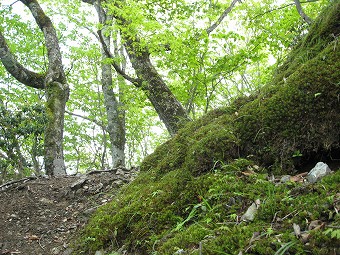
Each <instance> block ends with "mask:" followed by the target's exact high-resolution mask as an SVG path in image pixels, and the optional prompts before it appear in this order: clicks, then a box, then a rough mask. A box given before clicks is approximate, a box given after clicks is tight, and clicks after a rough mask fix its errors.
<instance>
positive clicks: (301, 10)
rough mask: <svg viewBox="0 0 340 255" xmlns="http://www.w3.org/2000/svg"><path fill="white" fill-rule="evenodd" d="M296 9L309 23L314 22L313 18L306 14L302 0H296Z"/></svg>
mask: <svg viewBox="0 0 340 255" xmlns="http://www.w3.org/2000/svg"><path fill="white" fill-rule="evenodd" d="M294 2H295V6H296V9H297V11H298V13H299V14H300V16H301V18H302V19H303V20H304V21H305V22H307V23H308V24H309V25H310V24H311V23H312V19H311V18H310V17H308V16H307V15H306V13H305V12H304V11H303V9H302V6H301V3H300V0H294Z"/></svg>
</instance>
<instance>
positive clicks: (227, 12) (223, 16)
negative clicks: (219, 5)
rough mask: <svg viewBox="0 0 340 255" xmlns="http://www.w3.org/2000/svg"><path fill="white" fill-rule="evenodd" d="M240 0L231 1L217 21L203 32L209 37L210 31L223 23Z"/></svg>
mask: <svg viewBox="0 0 340 255" xmlns="http://www.w3.org/2000/svg"><path fill="white" fill-rule="evenodd" d="M239 1H240V0H233V1H232V3H231V4H230V6H229V7H228V8H227V9H226V10H225V11H224V12H223V13H222V14H221V16H220V17H219V18H218V19H217V21H216V22H215V23H214V24H212V25H211V26H210V27H208V28H207V29H206V30H205V31H206V32H207V34H208V35H209V34H210V33H211V32H212V31H214V30H215V29H216V28H217V27H218V25H219V24H221V22H222V21H223V19H224V18H225V17H226V16H227V15H228V14H229V12H231V10H232V9H233V8H234V6H235V4H236V3H237V2H239Z"/></svg>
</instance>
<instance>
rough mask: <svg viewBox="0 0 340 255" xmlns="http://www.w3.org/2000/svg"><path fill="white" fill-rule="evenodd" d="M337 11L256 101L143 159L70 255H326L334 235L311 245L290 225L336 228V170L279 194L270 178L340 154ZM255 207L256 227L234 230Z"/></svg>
mask: <svg viewBox="0 0 340 255" xmlns="http://www.w3.org/2000/svg"><path fill="white" fill-rule="evenodd" d="M339 6H340V3H339V2H338V1H337V2H336V3H334V4H333V5H332V8H331V9H329V10H326V13H327V14H328V15H329V16H327V15H326V14H325V13H324V14H323V15H321V18H320V19H319V20H318V21H316V23H315V25H314V26H313V28H312V29H311V34H310V35H308V36H307V37H306V38H305V39H304V40H303V41H302V42H301V43H300V44H299V45H298V46H297V48H296V49H294V50H293V51H292V54H291V55H290V56H289V57H288V58H287V61H286V62H285V63H284V64H283V65H282V67H281V68H279V70H278V73H277V75H276V76H275V77H274V79H273V82H272V83H271V84H268V85H267V86H265V87H264V88H263V91H262V92H261V93H258V94H257V95H252V96H250V97H242V98H240V99H236V100H235V101H234V102H233V103H232V105H230V106H229V107H225V108H223V109H218V110H215V111H213V112H210V113H209V114H207V115H205V116H204V117H202V118H201V119H199V120H197V121H194V122H192V123H189V124H187V125H186V126H185V127H184V128H183V129H181V130H180V131H179V132H178V134H177V135H176V136H175V137H174V138H172V139H171V140H169V141H168V142H166V143H165V144H163V145H161V146H160V147H158V148H157V149H156V151H155V152H154V153H153V154H151V155H150V156H148V157H147V158H146V159H145V160H144V162H143V164H142V165H141V170H142V172H141V174H140V175H139V177H138V178H137V179H136V180H135V181H133V182H132V183H131V184H129V185H128V186H126V187H124V188H122V189H121V190H120V192H119V194H118V195H117V197H116V199H115V200H114V201H112V202H111V203H109V204H107V205H105V206H103V207H101V208H100V209H99V210H98V211H97V212H96V213H95V215H94V216H93V218H92V219H91V220H90V221H89V223H88V224H87V226H86V227H85V229H84V230H83V232H82V234H81V237H80V238H79V240H78V243H77V247H78V248H77V249H75V253H74V254H94V252H95V251H96V250H99V249H101V248H106V249H107V250H110V251H113V250H118V248H120V247H121V246H123V245H124V246H125V247H126V249H128V251H129V252H131V253H135V254H141V255H143V254H157V255H162V254H174V253H175V252H177V251H179V250H181V249H182V250H183V251H184V252H185V253H186V254H200V252H201V251H200V249H202V253H203V254H239V253H240V252H241V251H242V252H243V253H247V252H248V253H250V254H275V252H277V251H278V250H280V249H281V248H282V247H285V246H286V248H287V249H288V251H289V253H290V254H308V253H311V254H328V253H329V252H330V250H331V249H333V246H332V245H333V244H332V243H331V241H332V240H330V239H331V238H330V236H327V235H326V234H324V232H323V231H322V230H315V231H314V232H308V233H310V239H309V246H308V245H306V244H304V243H303V242H302V241H301V240H300V239H298V238H297V237H295V235H294V232H293V224H294V223H295V224H297V225H299V226H300V228H301V230H302V231H309V230H308V226H309V223H310V222H311V221H313V220H320V221H322V222H324V223H325V224H328V225H331V224H334V225H336V226H338V225H339V223H340V222H339V218H340V217H339V216H338V214H337V213H336V212H335V209H334V203H335V198H336V197H337V194H338V192H339V181H340V171H337V172H335V173H333V174H332V175H330V176H328V177H324V178H323V179H322V181H321V182H318V183H315V184H307V183H293V182H288V183H286V184H280V185H275V184H274V183H272V182H270V181H268V180H267V174H266V173H267V172H273V169H276V171H277V172H278V173H280V174H283V173H292V172H294V171H296V167H298V166H297V165H295V162H294V160H293V156H294V155H295V154H296V151H299V154H302V156H300V157H301V162H302V163H303V162H307V161H308V159H309V158H313V159H314V158H315V160H318V158H317V156H318V155H319V156H320V157H321V156H326V158H327V155H328V154H329V153H331V152H332V150H337V149H339V147H340V145H339V142H340V141H339V135H340V131H339V130H340V122H339V121H337V120H339V119H340V116H339V115H340V104H339V88H340V87H339V86H340V72H339V70H340V61H339V59H340V51H339V50H338V47H339V46H338V45H337V44H336V42H335V41H336V40H337V39H335V37H334V36H333V37H332V36H330V34H329V33H330V32H336V33H338V29H339V26H338V24H339V12H338V10H339ZM334 19H335V20H334ZM328 158H329V159H330V157H328ZM258 165H259V166H260V168H259V167H258ZM257 199H259V200H260V201H261V204H260V207H259V209H258V210H257V214H256V216H255V220H254V221H253V222H240V218H241V216H242V215H243V214H244V213H245V212H246V211H247V208H248V207H249V206H250V205H251V204H252V203H253V202H254V201H255V200H257ZM333 241H334V240H333ZM336 242H338V240H336ZM200 247H201V248H200Z"/></svg>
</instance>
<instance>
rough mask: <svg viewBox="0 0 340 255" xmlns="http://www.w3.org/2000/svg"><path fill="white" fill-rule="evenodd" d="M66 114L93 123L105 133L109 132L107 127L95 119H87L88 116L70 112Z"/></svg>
mask: <svg viewBox="0 0 340 255" xmlns="http://www.w3.org/2000/svg"><path fill="white" fill-rule="evenodd" d="M65 113H67V114H70V115H72V116H75V117H79V118H82V119H84V120H88V121H90V122H93V123H94V124H96V125H97V126H99V127H101V128H102V129H103V130H105V132H107V129H106V126H105V125H103V124H101V123H100V122H98V121H96V120H94V119H91V118H89V117H86V116H83V115H80V114H76V113H73V112H69V111H65Z"/></svg>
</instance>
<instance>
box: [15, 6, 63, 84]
mask: <svg viewBox="0 0 340 255" xmlns="http://www.w3.org/2000/svg"><path fill="white" fill-rule="evenodd" d="M21 2H22V3H23V4H24V5H26V6H27V7H28V8H29V9H30V11H31V13H32V15H33V17H34V19H35V21H36V23H37V24H38V26H39V28H40V30H41V31H42V32H43V34H44V37H45V45H46V49H47V55H48V71H47V75H46V79H47V80H46V81H45V82H50V81H56V82H59V83H61V84H65V83H66V76H65V73H64V69H63V64H62V60H61V53H60V47H59V42H58V37H57V33H56V31H55V29H54V27H53V24H52V21H51V19H50V18H49V17H48V16H47V15H46V14H45V13H44V11H43V10H42V8H41V7H40V5H39V3H38V2H37V0H21Z"/></svg>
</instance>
